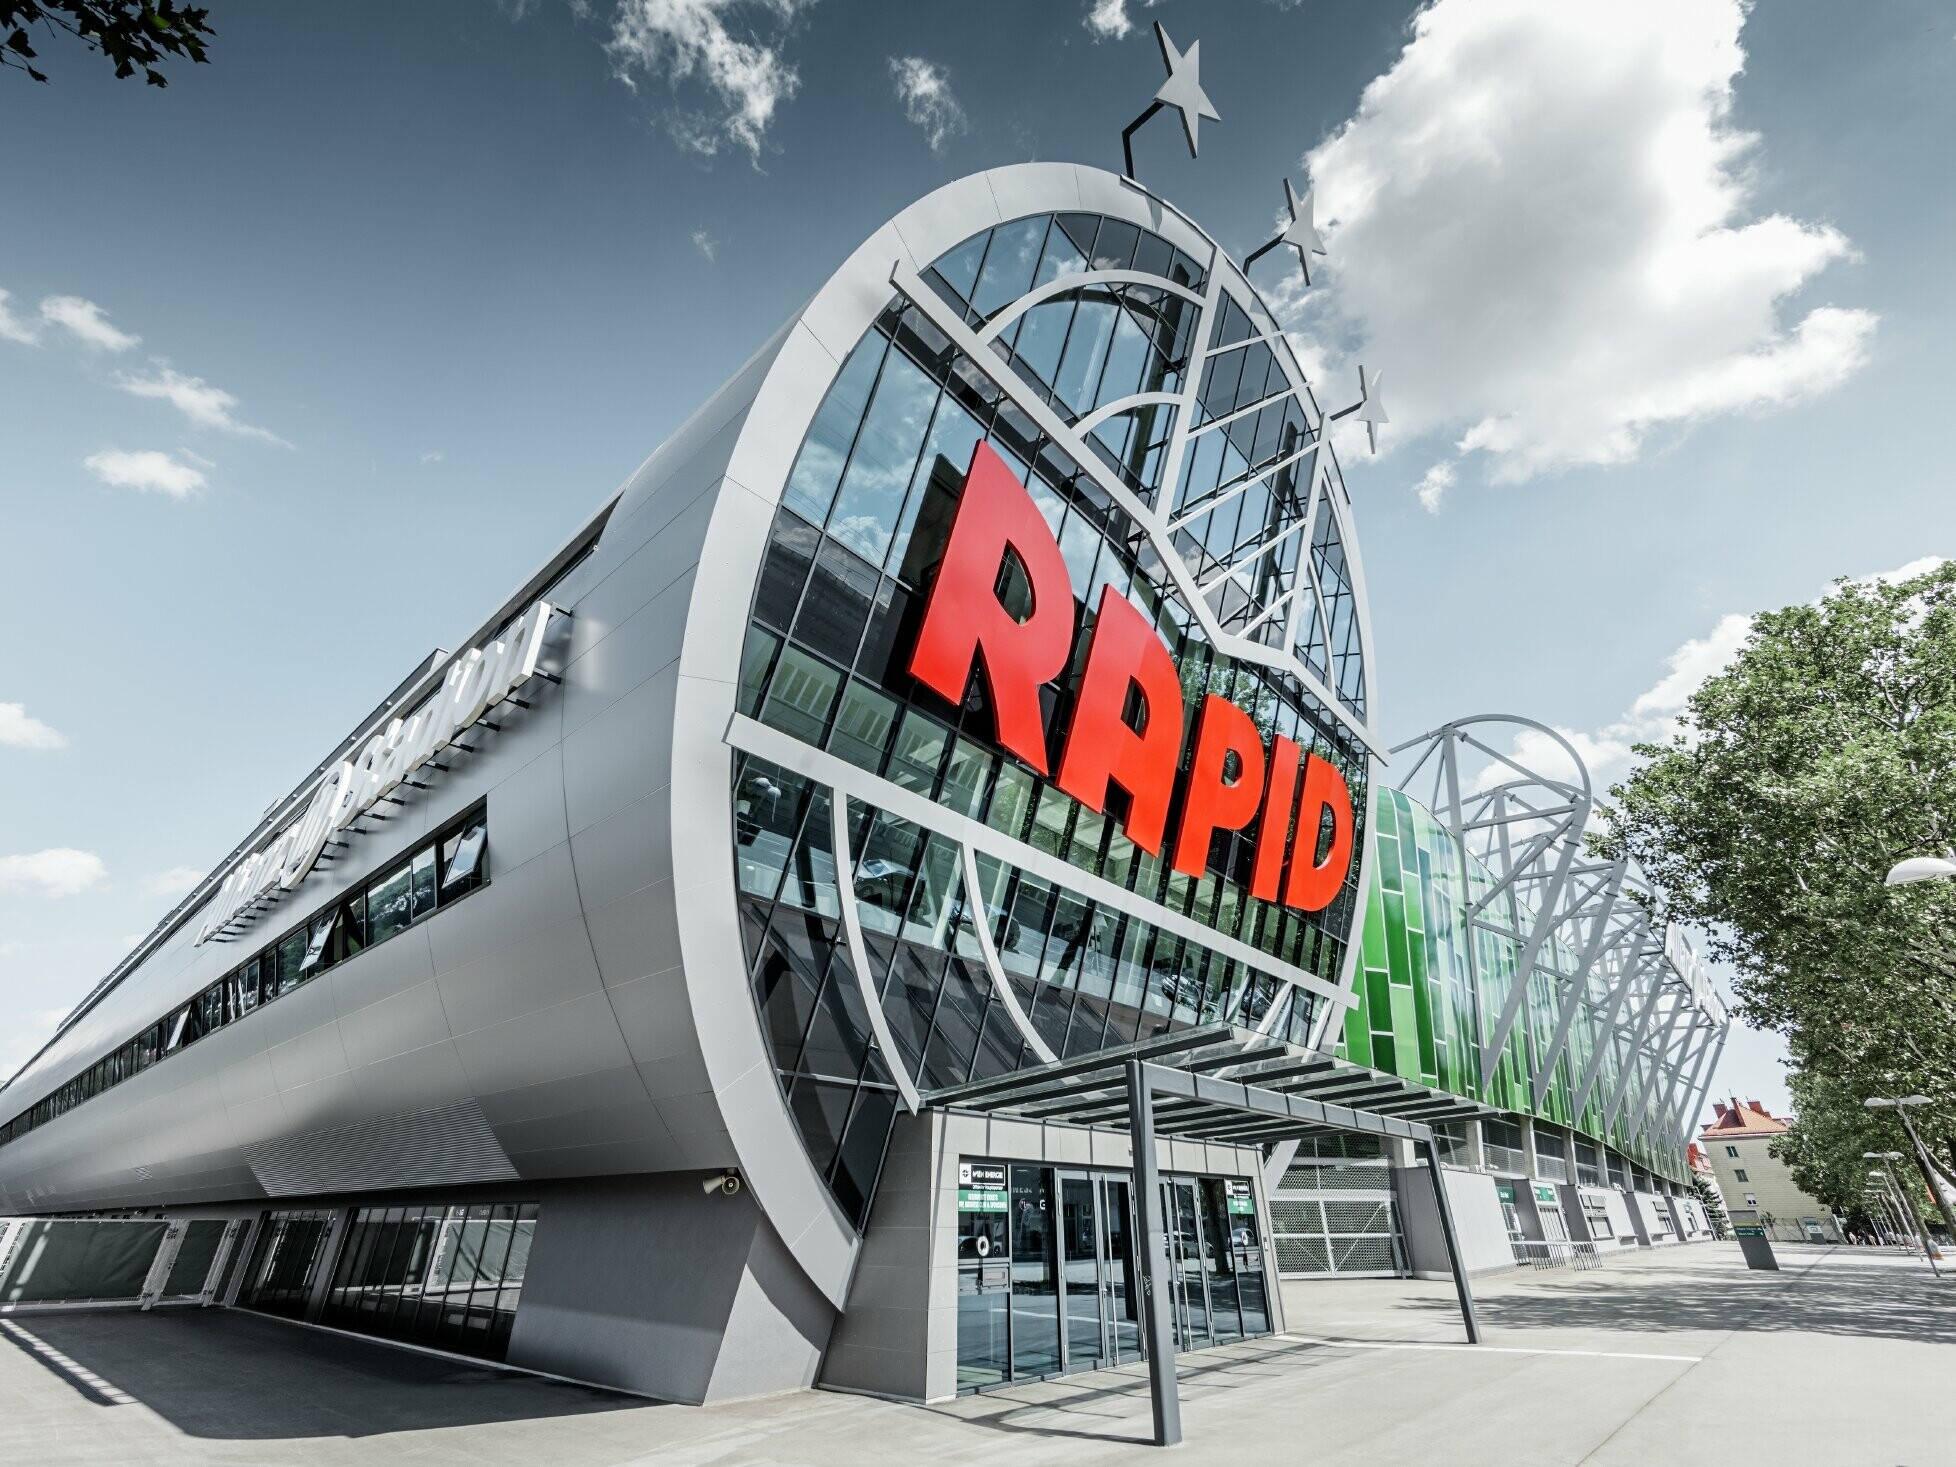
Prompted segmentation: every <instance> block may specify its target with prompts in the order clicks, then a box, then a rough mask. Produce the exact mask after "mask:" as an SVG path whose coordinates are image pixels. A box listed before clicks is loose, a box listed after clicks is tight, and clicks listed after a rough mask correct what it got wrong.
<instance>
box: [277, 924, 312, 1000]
mask: <svg viewBox="0 0 1956 1467" xmlns="http://www.w3.org/2000/svg"><path fill="white" fill-rule="evenodd" d="M305 956H306V930H305V929H304V928H303V927H302V928H300V929H299V930H298V931H297V932H294V933H292V934H291V935H290V936H288V937H287V938H286V939H285V940H284V941H283V942H281V943H280V944H279V945H278V991H279V992H280V993H289V992H291V991H292V990H293V989H295V988H297V987H298V986H299V985H300V984H301V983H303V982H304V981H305V977H306V975H305V974H304V973H303V972H302V971H301V970H300V964H301V963H303V962H304V961H305Z"/></svg>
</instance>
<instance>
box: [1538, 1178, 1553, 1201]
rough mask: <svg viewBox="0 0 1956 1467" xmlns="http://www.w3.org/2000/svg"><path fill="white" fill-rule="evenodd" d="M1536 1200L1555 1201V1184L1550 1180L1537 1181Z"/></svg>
mask: <svg viewBox="0 0 1956 1467" xmlns="http://www.w3.org/2000/svg"><path fill="white" fill-rule="evenodd" d="M1535 1200H1536V1201H1537V1202H1549V1203H1553V1202H1554V1201H1555V1188H1554V1186H1553V1185H1551V1184H1550V1183H1548V1182H1537V1183H1536V1184H1535Z"/></svg>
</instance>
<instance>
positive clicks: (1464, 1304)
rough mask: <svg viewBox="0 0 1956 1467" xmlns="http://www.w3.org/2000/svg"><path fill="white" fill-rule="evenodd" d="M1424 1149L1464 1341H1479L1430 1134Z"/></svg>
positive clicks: (1436, 1146) (1464, 1266)
mask: <svg viewBox="0 0 1956 1467" xmlns="http://www.w3.org/2000/svg"><path fill="white" fill-rule="evenodd" d="M1420 1149H1421V1150H1423V1151H1424V1152H1425V1153H1426V1170H1427V1175H1428V1176H1430V1177H1431V1178H1432V1179H1433V1205H1434V1206H1435V1207H1437V1208H1438V1209H1439V1210H1440V1235H1441V1236H1442V1237H1443V1238H1445V1239H1446V1243H1447V1262H1448V1263H1450V1264H1452V1265H1453V1291H1454V1293H1456V1294H1458V1295H1459V1296H1460V1322H1461V1323H1462V1324H1464V1325H1465V1326H1466V1327H1467V1343H1468V1344H1470V1345H1478V1344H1479V1343H1480V1342H1481V1324H1480V1320H1479V1319H1477V1318H1476V1317H1475V1315H1474V1291H1473V1289H1472V1288H1471V1287H1470V1286H1469V1284H1468V1282H1467V1260H1466V1259H1465V1258H1463V1257H1461V1254H1460V1235H1459V1234H1458V1233H1456V1232H1455V1231H1454V1228H1453V1204H1452V1203H1450V1202H1449V1201H1447V1179H1446V1178H1445V1177H1443V1176H1441V1175H1440V1146H1439V1143H1438V1142H1436V1141H1435V1140H1433V1138H1432V1137H1431V1136H1429V1137H1428V1138H1427V1139H1426V1140H1424V1141H1422V1142H1421V1143H1420Z"/></svg>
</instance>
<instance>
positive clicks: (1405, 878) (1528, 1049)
mask: <svg viewBox="0 0 1956 1467" xmlns="http://www.w3.org/2000/svg"><path fill="white" fill-rule="evenodd" d="M1372 839H1373V841H1374V860H1373V864H1372V879H1371V883H1370V885H1369V887H1368V889H1367V891H1366V893H1365V911H1364V927H1363V931H1362V933H1361V936H1360V941H1359V965H1358V971H1357V973H1356V974H1355V977H1354V989H1355V991H1356V993H1357V995H1358V1003H1357V1005H1356V1006H1355V1007H1353V1008H1351V1009H1349V1010H1347V1012H1346V1014H1345V1022H1344V1026H1343V1029H1342V1030H1341V1031H1340V1036H1339V1039H1338V1045H1337V1051H1338V1053H1339V1054H1340V1055H1342V1056H1344V1057H1345V1058H1347V1059H1351V1060H1353V1061H1356V1062H1357V1063H1360V1064H1366V1065H1370V1066H1371V1067H1372V1068H1374V1069H1378V1070H1384V1071H1387V1072H1389V1073H1391V1074H1395V1075H1399V1076H1401V1077H1403V1078H1405V1079H1408V1080H1416V1081H1418V1082H1420V1083H1421V1084H1424V1085H1428V1086H1431V1087H1433V1088H1435V1089H1438V1090H1445V1091H1449V1092H1451V1093H1453V1094H1455V1095H1463V1096H1466V1097H1468V1098H1469V1099H1472V1100H1478V1101H1481V1102H1483V1103H1485V1104H1487V1105H1491V1106H1495V1107H1497V1108H1498V1109H1501V1110H1505V1111H1512V1112H1515V1113H1517V1114H1520V1115H1527V1116H1532V1117H1534V1118H1536V1119H1539V1120H1543V1121H1549V1122H1552V1123H1553V1124H1555V1125H1558V1126H1566V1127H1568V1128H1569V1129H1571V1130H1573V1131H1575V1132H1576V1133H1578V1135H1579V1136H1582V1137H1584V1138H1586V1139H1588V1140H1590V1141H1601V1142H1604V1143H1606V1144H1608V1145H1609V1146H1610V1147H1611V1148H1612V1149H1613V1150H1615V1151H1616V1152H1617V1153H1618V1154H1619V1155H1622V1156H1627V1157H1629V1158H1630V1159H1631V1160H1633V1161H1635V1162H1637V1163H1639V1164H1640V1165H1642V1166H1644V1167H1645V1168H1647V1169H1649V1170H1652V1171H1655V1172H1658V1173H1659V1174H1661V1175H1665V1176H1669V1177H1672V1178H1673V1179H1674V1180H1682V1177H1681V1176H1680V1175H1678V1173H1679V1170H1680V1167H1681V1165H1682V1161H1681V1157H1680V1156H1679V1155H1678V1154H1677V1148H1675V1147H1673V1146H1671V1145H1669V1144H1668V1143H1660V1144H1658V1145H1652V1144H1651V1142H1650V1139H1649V1134H1650V1133H1649V1128H1645V1134H1643V1135H1642V1136H1639V1138H1638V1139H1637V1140H1635V1141H1631V1140H1629V1139H1628V1138H1629V1136H1630V1133H1631V1132H1632V1130H1634V1129H1637V1127H1636V1124H1635V1121H1636V1117H1635V1115H1634V1114H1633V1112H1632V1110H1631V1105H1632V1103H1634V1102H1635V1101H1636V1100H1637V1099H1638V1098H1639V1092H1640V1090H1641V1089H1642V1087H1641V1086H1640V1085H1638V1084H1637V1083H1636V1077H1635V1076H1633V1080H1632V1084H1631V1087H1630V1091H1629V1099H1628V1100H1627V1101H1626V1102H1625V1103H1624V1105H1623V1106H1622V1107H1621V1109H1620V1110H1619V1113H1618V1114H1617V1116H1616V1117H1615V1120H1614V1123H1613V1124H1611V1125H1608V1126H1605V1124H1604V1113H1605V1106H1606V1101H1607V1098H1608V1097H1609V1096H1610V1095H1611V1094H1613V1093H1614V1091H1615V1090H1616V1088H1617V1087H1616V1081H1617V1079H1618V1078H1619V1076H1620V1075H1621V1073H1622V1068H1623V1066H1624V1064H1625V1063H1627V1062H1628V1061H1627V1060H1626V1058H1625V1057H1624V1055H1623V1054H1622V1052H1621V1051H1622V1048H1623V1044H1622V1041H1621V1040H1620V1039H1618V1038H1617V1037H1615V1036H1614V1035H1607V1034H1606V1033H1605V1030H1604V1027H1603V1023H1602V1020H1603V1017H1604V1012H1605V1010H1606V1008H1607V1004H1608V997H1609V995H1608V993H1607V992H1606V991H1602V986H1601V985H1600V984H1597V983H1595V982H1593V981H1592V984H1591V988H1590V991H1589V992H1588V993H1587V994H1586V995H1585V1002H1584V1004H1583V1007H1582V1009H1581V1011H1580V1012H1579V1013H1578V1014H1577V1016H1576V1019H1575V1022H1574V1026H1573V1027H1572V1029H1571V1031H1570V1035H1569V1041H1568V1044H1567V1045H1566V1047H1565V1049H1564V1052H1563V1054H1562V1056H1561V1058H1560V1059H1559V1060H1558V1061H1557V1063H1556V1066H1555V1069H1554V1071H1553V1072H1552V1073H1551V1075H1550V1076H1549V1081H1548V1084H1547V1085H1546V1086H1545V1088H1544V1091H1543V1094H1542V1096H1541V1098H1540V1101H1539V1103H1537V1102H1536V1099H1535V1097H1534V1096H1533V1095H1532V1094H1531V1091H1530V1085H1529V1076H1530V1074H1531V1073H1532V1071H1533V1069H1534V1067H1535V1064H1536V1062H1537V1060H1538V1059H1539V1057H1540V1056H1541V1055H1542V1054H1543V1053H1545V1052H1546V1051H1547V1049H1548V1047H1549V1044H1550V1043H1551V1041H1552V1039H1553V1036H1554V1031H1555V1020H1556V1007H1557V1004H1556V997H1557V993H1558V992H1559V991H1560V990H1561V989H1562V987H1563V986H1564V985H1565V983H1566V982H1567V981H1568V976H1567V975H1570V974H1573V973H1574V972H1575V970H1576V966H1577V963H1576V955H1575V954H1574V953H1573V952H1571V951H1569V950H1568V949H1567V947H1566V946H1565V945H1563V944H1561V943H1559V942H1557V941H1555V940H1553V939H1552V940H1550V941H1549V942H1547V943H1545V944H1543V950H1542V952H1541V954H1540V955H1539V957H1538V958H1537V960H1536V965H1535V971H1534V972H1533V973H1530V974H1526V975H1522V974H1519V973H1518V972H1517V970H1518V968H1519V966H1520V962H1521V944H1520V943H1519V942H1518V941H1516V940H1514V939H1513V938H1510V937H1508V936H1505V935H1504V934H1501V933H1496V932H1490V931H1488V930H1487V928H1486V927H1485V926H1472V927H1470V926H1469V924H1468V922H1467V917H1466V914H1467V911H1468V910H1469V908H1470V907H1472V906H1473V904H1475V903H1476V902H1479V901H1481V900H1483V899H1485V898H1486V896H1487V894H1488V893H1489V892H1490V891H1491V890H1493V888H1494V887H1495V886H1496V885H1497V882H1496V878H1495V876H1494V874H1493V873H1492V872H1490V871H1489V870H1488V869H1487V868H1486V867H1485V866H1483V865H1482V864H1481V863H1480V862H1479V861H1478V860H1475V859H1474V858H1473V857H1472V856H1469V855H1467V854H1466V853H1465V852H1463V851H1462V850H1461V849H1460V847H1459V845H1458V843H1456V842H1455V841H1454V839H1453V837H1452V835H1451V834H1450V833H1449V832H1448V830H1447V829H1446V827H1445V826H1443V825H1442V824H1441V823H1440V822H1439V821H1438V820H1437V819H1435V818H1434V816H1433V815H1432V813H1431V812H1430V811H1428V810H1427V809H1426V808H1425V807H1424V806H1423V805H1421V804H1420V803H1419V802H1418V801H1416V800H1414V799H1412V798H1411V797H1409V796H1408V795H1406V794H1405V793H1404V792H1403V791H1401V790H1395V789H1391V788H1387V787H1384V786H1381V787H1380V788H1379V789H1378V790H1377V793H1376V799H1375V803H1374V808H1373V828H1372ZM1533 915H1534V914H1533V912H1532V910H1530V909H1529V907H1528V906H1527V904H1526V903H1524V902H1522V901H1520V900H1519V899H1518V898H1517V897H1516V896H1515V895H1514V893H1513V892H1512V891H1506V892H1501V893H1499V894H1498V895H1496V896H1495V897H1494V902H1493V910H1492V916H1493V917H1494V919H1495V921H1496V922H1497V923H1498V925H1501V926H1504V927H1507V928H1509V929H1511V930H1513V931H1517V932H1520V931H1526V930H1527V928H1528V925H1529V923H1530V921H1531V920H1532V918H1533ZM1470 942H1471V943H1472V944H1473V952H1472V954H1471V961H1470V954H1469V952H1468V948H1467V945H1468V943H1470ZM1516 982H1525V983H1526V984H1527V990H1528V991H1527V997H1526V998H1525V999H1524V1000H1523V1002H1522V1007H1521V1014H1520V1017H1519V1018H1518V1020H1517V1021H1516V1023H1515V1026H1514V1029H1513V1030H1512V1032H1511V1033H1510V1035H1509V1038H1508V1042H1507V1044H1506V1045H1505V1046H1504V1047H1503V1049H1502V1052H1501V1055H1500V1059H1499V1063H1498V1064H1497V1065H1496V1066H1495V1067H1494V1070H1493V1074H1492V1076H1491V1077H1490V1079H1489V1080H1488V1082H1487V1083H1485V1084H1483V1083H1482V1080H1481V1063H1480V1049H1481V1046H1480V1040H1479V1036H1480V1035H1482V1034H1490V1033H1491V1032H1492V1031H1493V1029H1494V1026H1495V1024H1496V1022H1497V1020H1498V1019H1499V1016H1500V1014H1501V1011H1502V1008H1503V1006H1504V1005H1505V1004H1506V1002H1507V1000H1508V995H1509V994H1510V993H1511V992H1512V991H1513V986H1514V984H1515V983H1516ZM1599 1044H1600V1045H1603V1047H1604V1057H1603V1063H1602V1066H1601V1073H1600V1076H1599V1078H1598V1080H1597V1083H1596V1084H1595V1085H1594V1086H1593V1087H1592V1088H1591V1092H1590V1096H1589V1098H1588V1101H1587V1103H1586V1104H1585V1105H1584V1107H1583V1110H1582V1113H1581V1114H1580V1115H1578V1114H1576V1113H1575V1109H1574V1100H1575V1089H1576V1080H1577V1077H1578V1076H1579V1075H1580V1074H1581V1073H1582V1071H1583V1068H1584V1067H1585V1066H1586V1065H1587V1064H1588V1062H1589V1059H1590V1057H1591V1056H1592V1055H1593V1054H1594V1053H1595V1050H1596V1047H1597V1046H1598V1045H1599ZM1637 1073H1638V1074H1639V1075H1640V1074H1641V1073H1642V1071H1641V1069H1639V1070H1638V1072H1637ZM1652 1089H1653V1090H1654V1091H1655V1092H1656V1093H1654V1094H1652V1095H1651V1096H1650V1097H1648V1098H1647V1099H1646V1100H1645V1105H1646V1106H1647V1108H1649V1109H1653V1110H1655V1109H1661V1106H1662V1102H1663V1099H1664V1096H1663V1094H1662V1092H1663V1090H1664V1085H1663V1084H1662V1083H1659V1084H1658V1085H1656V1086H1653V1087H1652Z"/></svg>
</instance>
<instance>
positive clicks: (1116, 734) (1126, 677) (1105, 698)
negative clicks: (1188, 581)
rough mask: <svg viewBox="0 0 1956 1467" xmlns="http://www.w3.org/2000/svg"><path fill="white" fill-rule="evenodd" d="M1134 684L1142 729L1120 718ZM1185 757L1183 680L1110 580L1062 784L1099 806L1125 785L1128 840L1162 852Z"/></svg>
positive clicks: (1089, 650) (1151, 629)
mask: <svg viewBox="0 0 1956 1467" xmlns="http://www.w3.org/2000/svg"><path fill="white" fill-rule="evenodd" d="M1129 688H1134V689H1136V690H1137V691H1139V692H1140V694H1141V727H1140V728H1139V729H1136V728H1135V727H1133V726H1132V725H1131V724H1129V723H1128V721H1127V720H1126V719H1125V718H1123V717H1122V716H1121V715H1122V713H1123V712H1124V711H1125V710H1126V708H1127V694H1128V689H1129ZM1181 757H1182V680H1181V678H1180V676H1179V675H1177V673H1176V671H1175V663H1174V659H1172V658H1171V657H1169V655H1168V649H1167V648H1166V647H1164V646H1162V644H1161V638H1160V637H1159V636H1158V635H1156V633H1155V629H1154V627H1153V626H1152V625H1150V624H1149V622H1148V619H1147V618H1146V617H1145V616H1143V615H1142V614H1141V613H1140V612H1139V611H1137V610H1136V609H1135V606H1134V603H1133V602H1132V601H1129V600H1128V599H1127V597H1125V596H1123V595H1121V593H1120V592H1118V591H1116V590H1115V589H1114V588H1113V587H1112V586H1107V587H1105V588H1104V589H1102V591H1101V593H1100V615H1099V616H1098V618H1097V619H1096V620H1095V621H1094V624H1093V641H1092V643H1091V644H1090V645H1089V646H1088V648H1087V670H1086V672H1085V673H1083V674H1082V675H1081V678H1080V699H1079V702H1078V704H1077V705H1076V706H1075V708H1074V710H1073V727H1072V728H1070V729H1069V730H1067V735H1066V755H1065V757H1064V758H1063V759H1061V761H1060V772H1059V781H1058V782H1059V787H1060V788H1061V789H1063V790H1065V791H1066V792H1067V793H1068V794H1069V795H1071V796H1073V798H1074V799H1076V800H1078V801H1079V802H1080V803H1081V804H1083V805H1085V806H1086V807H1087V808H1088V809H1089V810H1093V811H1096V812H1101V811H1105V810H1106V808H1107V786H1108V785H1109V784H1110V783H1111V784H1117V785H1119V786H1120V787H1121V788H1122V789H1124V790H1126V791H1127V819H1126V820H1125V821H1124V822H1123V829H1125V830H1126V831H1127V838H1128V839H1129V840H1131V841H1133V842H1134V843H1135V844H1136V845H1137V846H1139V847H1141V849H1142V850H1144V851H1146V852H1147V853H1148V854H1149V855H1151V856H1154V855H1159V854H1160V853H1161V839H1162V833H1163V831H1164V830H1165V829H1166V828H1167V825H1168V796H1169V794H1170V793H1171V792H1172V791H1173V790H1174V788H1175V766H1176V764H1177V763H1178V762H1179V761H1180V760H1181Z"/></svg>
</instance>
